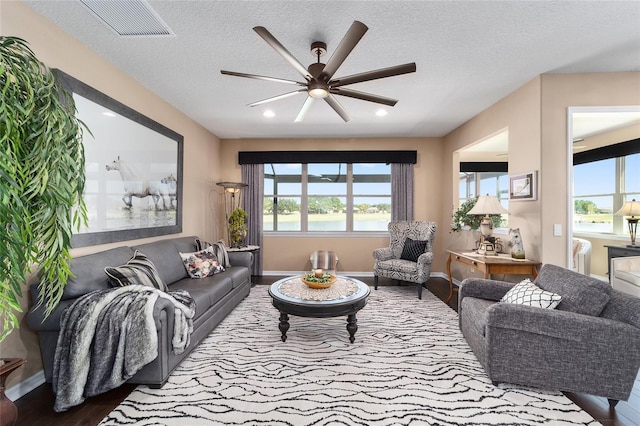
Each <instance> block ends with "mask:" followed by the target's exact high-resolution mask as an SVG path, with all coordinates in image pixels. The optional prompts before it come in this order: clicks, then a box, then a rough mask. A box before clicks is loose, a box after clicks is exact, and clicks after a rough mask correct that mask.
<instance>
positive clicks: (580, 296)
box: [534, 264, 611, 316]
mask: <svg viewBox="0 0 640 426" xmlns="http://www.w3.org/2000/svg"><path fill="white" fill-rule="evenodd" d="M534 283H535V284H536V285H537V286H538V287H540V288H541V289H543V290H546V291H550V292H552V293H556V294H559V295H560V296H562V301H561V302H560V304H559V305H558V308H557V309H558V310H560V311H569V312H575V313H578V314H583V315H591V316H598V315H600V313H601V312H602V310H603V309H604V307H605V305H606V304H607V302H609V298H610V294H611V286H610V285H609V284H608V283H606V282H604V281H600V280H598V279H596V278H591V277H589V276H587V275H583V274H579V273H577V272H574V271H571V270H569V269H566V268H561V267H560V266H556V265H552V264H545V265H544V266H543V267H542V268H541V269H540V274H539V275H538V277H537V278H536V280H535V281H534Z"/></svg>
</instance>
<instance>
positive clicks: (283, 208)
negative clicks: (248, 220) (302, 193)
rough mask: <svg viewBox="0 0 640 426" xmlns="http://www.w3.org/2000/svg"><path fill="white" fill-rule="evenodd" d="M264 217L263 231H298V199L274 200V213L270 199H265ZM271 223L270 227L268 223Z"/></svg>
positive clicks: (279, 198)
mask: <svg viewBox="0 0 640 426" xmlns="http://www.w3.org/2000/svg"><path fill="white" fill-rule="evenodd" d="M264 201H265V205H264V212H265V213H264V215H263V216H262V220H263V224H264V225H263V226H264V230H265V231H267V230H268V231H300V230H301V225H300V223H301V222H300V198H281V197H278V198H276V205H277V209H276V212H275V213H274V211H273V210H274V203H273V198H272V197H269V198H267V197H265V200H264ZM270 222H271V225H269V223H270Z"/></svg>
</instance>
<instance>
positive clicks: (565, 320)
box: [487, 303, 640, 352]
mask: <svg viewBox="0 0 640 426" xmlns="http://www.w3.org/2000/svg"><path fill="white" fill-rule="evenodd" d="M487 314H488V319H487V326H488V327H495V328H501V329H510V330H517V331H522V332H526V333H531V334H534V335H538V336H547V337H551V338H556V339H562V340H570V341H574V342H585V343H593V344H598V343H600V344H605V345H611V347H612V348H614V347H626V348H628V349H626V350H633V351H635V352H640V329H638V328H637V327H634V326H632V325H629V324H626V323H623V322H620V321H615V320H611V319H608V318H602V317H594V316H591V315H583V314H578V313H575V312H569V311H560V310H557V309H543V308H536V307H532V306H527V305H517V304H513V303H496V304H494V305H492V306H491V307H489V308H488V309H487ZM630 346H631V347H635V349H629V348H630Z"/></svg>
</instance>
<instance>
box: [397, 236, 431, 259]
mask: <svg viewBox="0 0 640 426" xmlns="http://www.w3.org/2000/svg"><path fill="white" fill-rule="evenodd" d="M426 248H427V242H426V241H420V240H412V239H411V238H407V239H405V240H404V246H403V247H402V254H401V255H400V259H404V260H410V261H412V262H417V261H418V258H419V257H420V255H421V254H422V253H424V251H425V249H426Z"/></svg>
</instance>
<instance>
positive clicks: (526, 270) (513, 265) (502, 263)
mask: <svg viewBox="0 0 640 426" xmlns="http://www.w3.org/2000/svg"><path fill="white" fill-rule="evenodd" d="M447 252H448V253H449V259H447V275H448V276H449V297H448V298H447V301H446V303H449V301H450V300H451V298H452V297H453V291H454V287H453V279H452V278H451V262H459V263H462V264H464V265H468V266H471V267H472V268H473V269H476V270H478V271H480V272H482V273H483V274H484V278H490V277H491V274H514V275H531V276H532V277H533V279H535V278H536V277H537V276H538V271H537V270H536V266H540V265H541V263H540V262H535V261H533V260H526V259H525V260H517V259H512V258H511V256H509V255H506V256H505V255H498V256H483V255H481V254H477V253H474V252H470V251H456V250H447ZM456 290H457V288H456Z"/></svg>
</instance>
